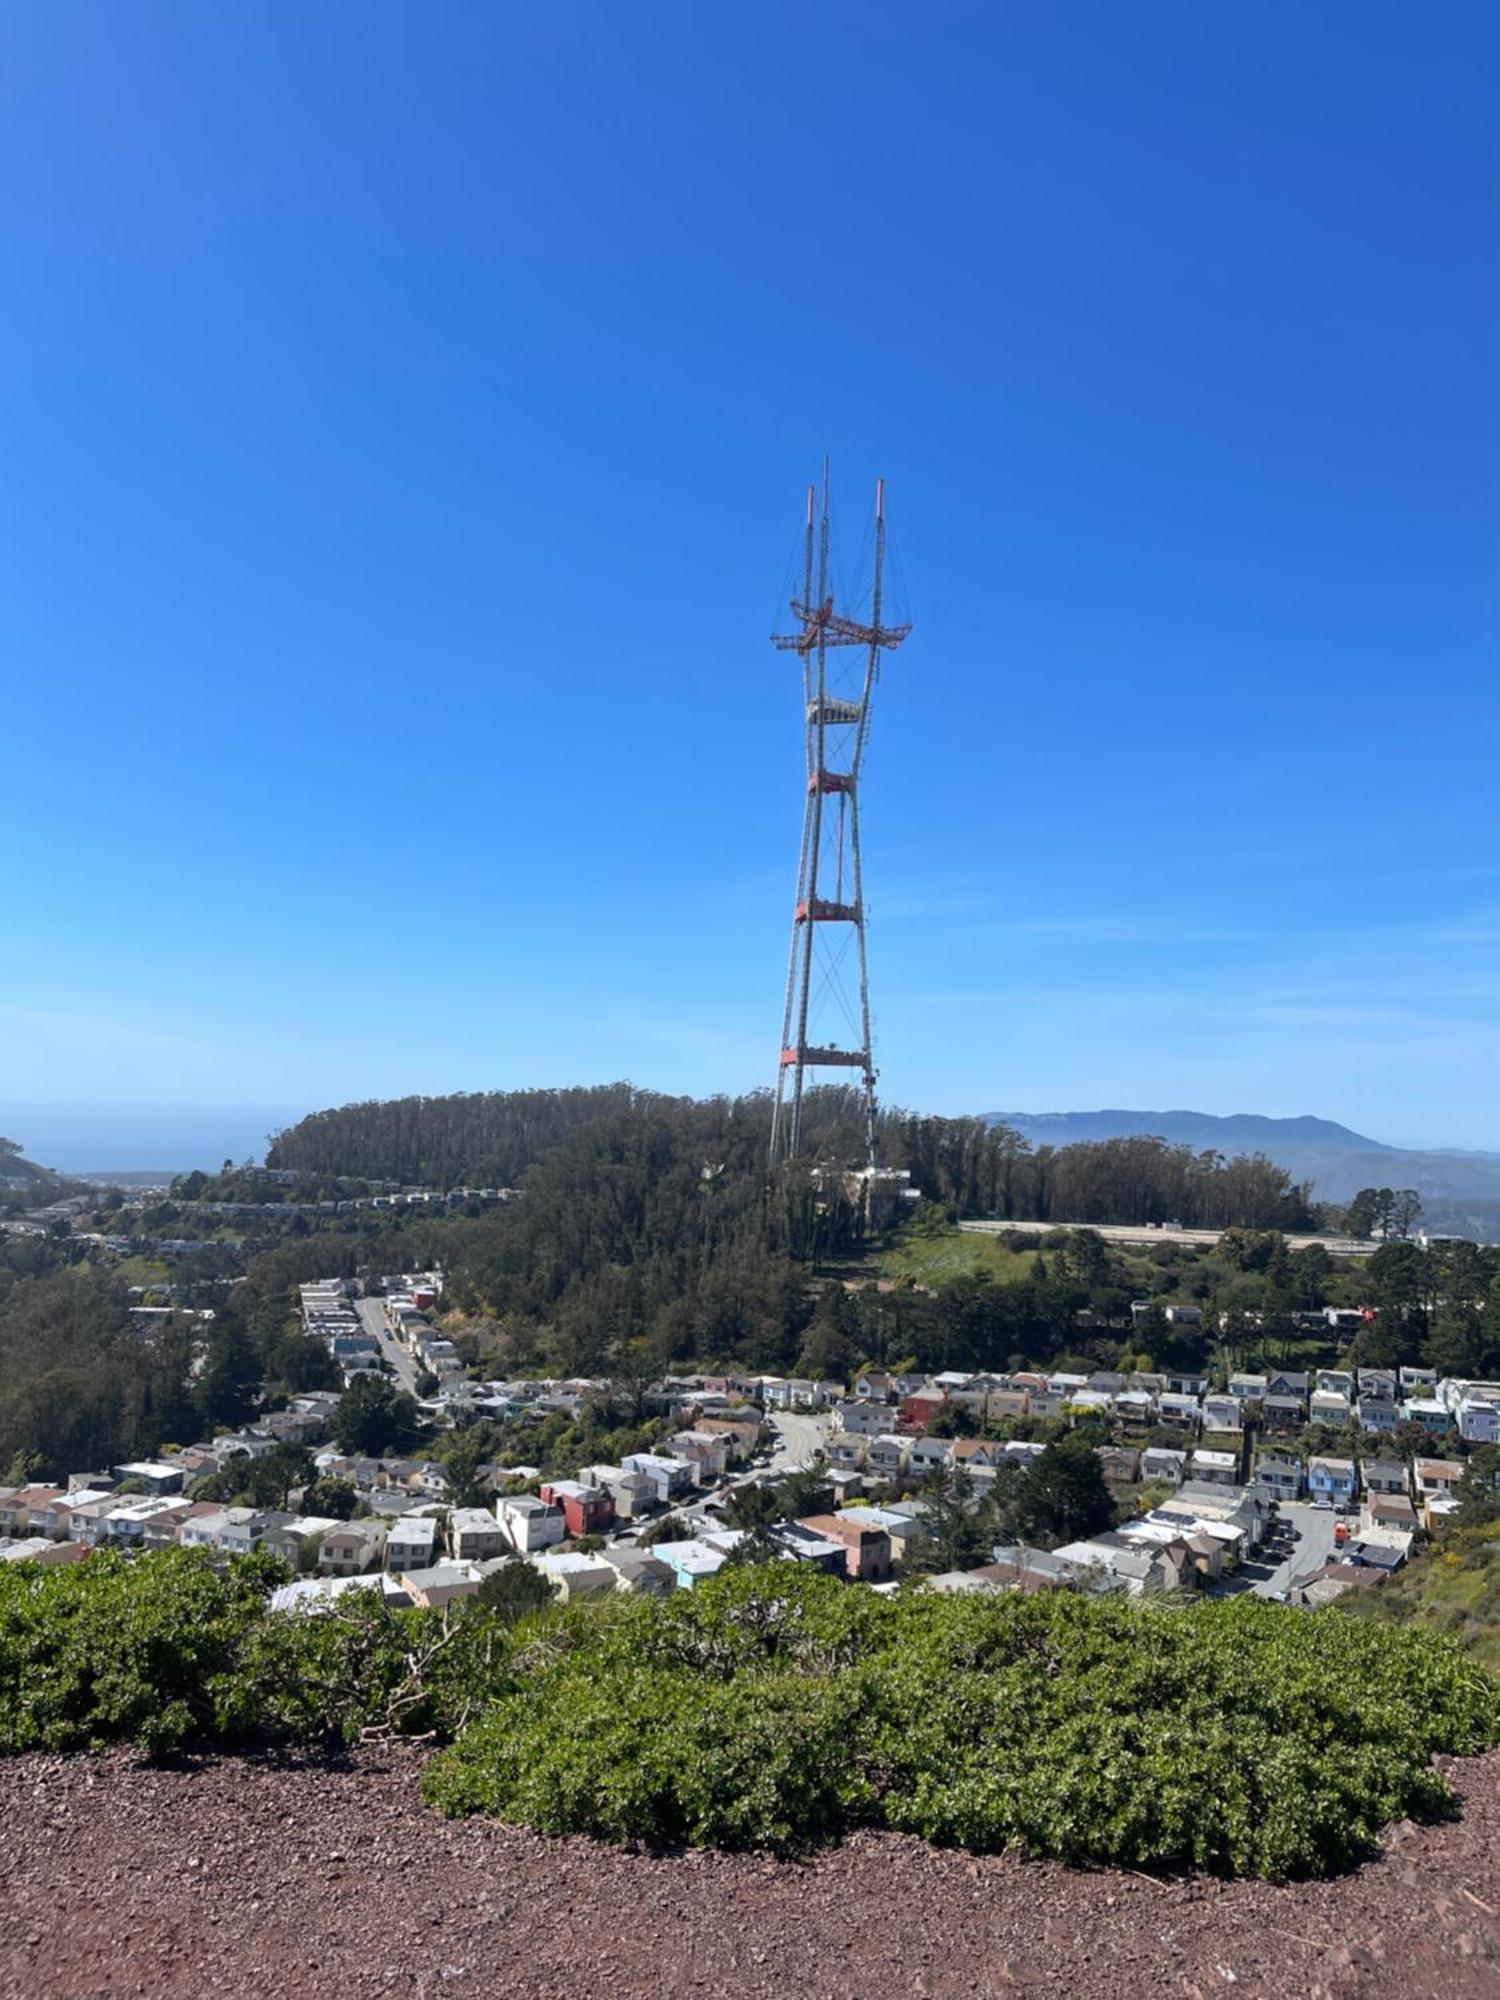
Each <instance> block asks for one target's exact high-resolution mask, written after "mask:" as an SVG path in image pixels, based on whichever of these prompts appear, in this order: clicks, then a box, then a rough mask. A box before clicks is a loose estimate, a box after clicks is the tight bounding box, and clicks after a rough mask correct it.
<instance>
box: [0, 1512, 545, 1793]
mask: <svg viewBox="0 0 1500 2000" xmlns="http://www.w3.org/2000/svg"><path fill="white" fill-rule="evenodd" d="M285 1578H286V1571H285V1569H284V1568H283V1567H282V1565H281V1564H280V1563H278V1562H276V1561H274V1560H273V1559H271V1558H268V1557H263V1556H247V1557H240V1558H236V1559H234V1560H231V1561H229V1562H227V1563H224V1562H216V1561H215V1560H214V1558H212V1557H211V1556H210V1555H209V1553H208V1552H207V1551H206V1550H200V1549H175V1548H174V1549H163V1550H160V1551H156V1552H153V1553H152V1554H150V1555H145V1556H141V1557H137V1558H131V1557H127V1556H124V1555H118V1554H114V1553H111V1552H98V1551H96V1552H95V1553H94V1554H92V1555H90V1556H89V1557H88V1559H87V1560H86V1561H84V1562H81V1563H73V1564H70V1565H68V1566H67V1567H66V1568H62V1567H57V1568H52V1567H42V1566H41V1565H39V1564H36V1563H5V1564H0V1753H4V1752H14V1751H22V1750H74V1749H80V1748H84V1747H87V1746H89V1745H93V1744H101V1743H112V1742H132V1743H139V1744H140V1745H141V1747H142V1748H143V1749H144V1750H146V1751H147V1752H148V1753H150V1754H153V1755H157V1754H160V1753H163V1752H165V1751H170V1750H174V1749H177V1748H179V1747H181V1746H182V1745H184V1744H187V1743H200V1744H208V1743H232V1742H240V1741H244V1740H246V1739H248V1738H250V1737H252V1736H270V1737H273V1738H281V1739H286V1740H292V1741H303V1742H308V1741H325V1742H326V1741H332V1740H337V1741H343V1742H353V1741H355V1740H356V1739H357V1738H358V1737H360V1736H361V1735H362V1734H364V1733H366V1732H370V1731H375V1732H379V1733H408V1734H416V1735H433V1736H439V1737H449V1736H452V1735H453V1734H454V1733H455V1732H456V1731H457V1730H458V1729H460V1728H461V1727H463V1725H464V1724H465V1723H466V1722H468V1721H469V1720H470V1719H471V1718H472V1717H473V1716H474V1715H476V1714H477V1713H478V1712H479V1710H480V1709H481V1708H482V1707H483V1706H484V1705H485V1703H486V1702H488V1701H489V1700H491V1699H493V1698H494V1697H495V1696H496V1695H498V1694H500V1693H502V1692H504V1691H506V1690H507V1689H508V1688H510V1687H511V1686H512V1685H513V1684H514V1683H513V1677H512V1676H511V1674H510V1671H509V1656H510V1646H511V1638H510V1636H509V1634H508V1632H507V1629H506V1627H505V1626H504V1625H503V1624H502V1623H501V1622H500V1621H499V1620H498V1619H494V1618H490V1617H486V1616H482V1615H475V1614H474V1612H473V1611H472V1609H471V1608H469V1607H466V1606H464V1607H455V1609H454V1610H453V1611H452V1612H451V1613H448V1614H445V1613H443V1612H440V1611H410V1610H393V1609H392V1608H391V1607H390V1606H389V1605H388V1604H387V1603H386V1602H385V1601H384V1599H383V1598H382V1597H381V1596H380V1594H379V1593H378V1592H377V1591H373V1590H368V1591H367V1590H351V1591H347V1592H345V1593H344V1594H343V1595H342V1596H341V1597H340V1598H339V1599H338V1601H337V1603H336V1604H335V1605H334V1607H333V1608H332V1609H331V1610H330V1611H329V1612H327V1613H326V1614H323V1615H318V1616H312V1615H309V1614H308V1613H306V1612H290V1613H273V1612H272V1611H271V1610H270V1609H269V1593H270V1591H271V1589H272V1588H273V1587H274V1585H276V1584H277V1583H280V1582H284V1581H285Z"/></svg>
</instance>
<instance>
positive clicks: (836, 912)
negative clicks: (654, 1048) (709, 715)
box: [771, 458, 911, 1169]
mask: <svg viewBox="0 0 1500 2000" xmlns="http://www.w3.org/2000/svg"><path fill="white" fill-rule="evenodd" d="M815 501H816V495H815V492H814V489H813V488H812V487H809V488H808V489H807V545H806V550H805V553H804V560H803V587H802V595H801V597H800V598H793V599H792V603H791V611H792V616H793V617H794V619H795V620H796V621H797V624H798V626H799V627H800V629H799V630H797V631H795V632H791V633H786V634H776V635H773V637H772V640H771V643H772V645H773V646H775V647H776V648H777V649H778V650H779V651H781V652H795V653H798V654H800V655H801V659H802V702H803V741H804V750H805V757H806V767H807V792H806V798H805V802H804V805H803V810H802V844H801V851H800V858H799V860H798V863H797V895H796V901H795V903H794V905H793V909H792V942H791V951H790V954H789V957H788V962H787V978H786V1004H785V1007H784V1009H783V1013H782V1024H781V1044H780V1054H779V1058H778V1061H777V1066H776V1096H775V1107H774V1110H773V1112H772V1116H771V1164H772V1165H773V1166H778V1165H780V1164H781V1163H783V1162H784V1161H786V1160H789V1159H792V1158H794V1157H795V1156H796V1155H797V1154H798V1153H800V1152H801V1151H802V1107H803V1096H804V1092H805V1090H806V1087H807V1072H808V1071H809V1070H810V1069H811V1070H818V1069H849V1070H855V1071H857V1072H858V1074H859V1076H860V1079H861V1082H862V1086H863V1092H864V1114H865V1115H864V1124H865V1135H864V1137H865V1156H866V1157H865V1164H866V1165H867V1166H868V1167H869V1168H871V1169H873V1168H874V1165H875V1078H876V1070H875V1062H874V1053H873V1049H872V1046H871V1036H870V971H869V956H868V952H867V949H866V936H865V903H864V871H863V864H862V860H861V855H860V841H859V777H860V766H861V764H862V762H863V759H864V750H865V743H866V741H867V739H868V736H869V727H870V701H871V696H872V695H873V693H874V688H875V682H876V679H877V678H878V669H879V662H880V655H881V653H882V652H894V651H895V650H896V648H897V647H898V646H899V645H900V644H901V643H902V641H903V640H904V639H905V638H906V637H907V636H908V634H909V633H910V631H911V627H910V625H883V624H882V623H881V615H882V590H883V576H884V568H885V481H884V480H883V479H878V480H877V481H876V482H875V553H874V572H873V576H872V579H871V589H870V618H869V623H868V624H861V623H859V622H858V621H857V620H855V619H853V618H850V617H847V616H845V615H843V614H842V613H840V612H838V611H836V610H835V608H834V602H833V595H832V590H831V587H830V582H829V528H830V504H829V501H830V479H829V466H828V461H827V459H826V458H825V459H824V461H823V494H822V502H823V504H822V509H821V513H820V515H819V518H818V520H817V522H816V523H815V521H814V512H815ZM815 527H816V541H817V549H816V569H817V583H816V589H815V588H814V582H813V571H814V546H813V544H814V530H815ZM843 648H849V649H857V650H855V654H854V658H852V659H850V658H849V656H848V655H847V654H845V653H843V652H842V651H841V650H840V649H843ZM830 652H833V654H834V658H833V660H832V662H830V659H829V654H830ZM860 655H862V658H861V657H860ZM829 891H831V893H828V892H829ZM851 943H852V946H853V957H854V966H853V968H852V971H853V975H854V976H853V978H851V977H850V968H849V966H848V960H849V956H850V946H851ZM851 989H857V990H851Z"/></svg>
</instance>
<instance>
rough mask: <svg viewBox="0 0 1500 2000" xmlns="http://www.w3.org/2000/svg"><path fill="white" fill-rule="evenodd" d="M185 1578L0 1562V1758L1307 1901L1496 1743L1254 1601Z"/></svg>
mask: <svg viewBox="0 0 1500 2000" xmlns="http://www.w3.org/2000/svg"><path fill="white" fill-rule="evenodd" d="M279 1574H280V1571H279V1568H278V1566H277V1565H276V1564H275V1563H273V1562H270V1561H268V1560H267V1559H265V1558H261V1557H249V1558H244V1559H239V1560H234V1561H231V1562H229V1563H228V1564H227V1565H225V1566H223V1567H215V1566H214V1564H213V1563H212V1562H211V1561H210V1559H209V1558H208V1556H207V1555H206V1553H204V1552H197V1551H191V1550H182V1549H173V1550H164V1551H161V1552H160V1553H156V1554H151V1555H147V1556H144V1557H141V1558H140V1559H138V1560H136V1561H130V1560H128V1559H126V1558H124V1557H121V1556H115V1555H109V1554H102V1553H98V1554H94V1555H92V1556H90V1557H89V1559H88V1560H87V1561H86V1562H84V1563H80V1564H76V1565H72V1566H69V1567H66V1568H37V1567H36V1566H34V1565H31V1564H21V1563H12V1564H6V1565H3V1566H0V1752H11V1753H15V1752H21V1751H26V1750H38V1749H39V1750H51V1751H59V1750H73V1749H81V1748H85V1747H87V1746H89V1745H94V1744H101V1743H108V1742H133V1743H138V1744H140V1745H141V1747H142V1748H143V1749H145V1750H146V1751H148V1752H150V1753H152V1754H157V1755H160V1754H164V1753H168V1752H172V1751H175V1750H179V1749H182V1748H185V1747H207V1746H210V1745H213V1744H235V1743H239V1744H253V1743H257V1742H278V1741H279V1742H307V1743H319V1742H325V1743H328V1742H332V1743H338V1742H345V1743H347V1742H352V1741H355V1740H357V1739H360V1738H362V1737H366V1736H369V1735H371V1734H375V1735H386V1734H410V1735H419V1736H425V1737H436V1738H438V1739H440V1740H449V1741H451V1744H452V1747H451V1748H450V1749H448V1750H447V1751H446V1752H445V1753H443V1754H442V1755H440V1756H439V1757H438V1758H437V1759H436V1761H435V1762H434V1763H432V1764H431V1765H430V1766H429V1767H428V1771H427V1775H426V1781H425V1791H426V1795H427V1797H428V1798H429V1799H430V1800H431V1802H432V1803H434V1804H436V1805H438V1806H439V1807H441V1808H442V1810H444V1811H445V1812H449V1813H469V1812H492V1813H498V1814H500V1815H502V1816H503V1817H506V1818H508V1819H514V1820H520V1821H523V1822H525V1823H526V1824H528V1825H531V1826H533V1827H535V1828H537V1829H538V1830H539V1831H542V1832H546V1833H591V1834H595V1835H599V1836H602V1837H604V1838H606V1839H613V1840H645V1841H650V1842H671V1843H679V1842H684V1841H685V1842H688V1843H691V1844H695V1845H715V1846H724V1847H751V1848H757V1847H769V1848H776V1849H787V1848H805V1847H808V1846H811V1845H814V1844H816V1843H819V1842H823V1841H828V1840H833V1839H836V1838H838V1837H839V1836H840V1835H841V1834H843V1833H844V1832H846V1831H849V1830H851V1829H853V1828H855V1827H859V1826H886V1827H892V1828H897V1829H900V1830H903V1831H906V1832H910V1833H915V1834H919V1835H921V1836H923V1837H925V1838H927V1839H929V1840H933V1841H937V1842H940V1843H942V1844H944V1845H954V1846H961V1847H967V1848H971V1849H974V1850H977V1851H983V1852H995V1851H1001V1850H1009V1851H1014V1852H1017V1853H1020V1854H1023V1855H1052V1856H1056V1857H1058V1858H1060V1859H1063V1860H1067V1861H1073V1862H1081V1863H1090V1864H1093V1863H1102V1862H1115V1863H1124V1864H1126V1865H1129V1866H1135V1867H1178V1866H1186V1865H1192V1866H1198V1867H1203V1868H1208V1869H1212V1870H1214V1871H1216V1872H1219V1873H1222V1874H1257V1875H1269V1876H1273V1877H1280V1876H1287V1875H1297V1874H1324V1873H1329V1872H1331V1871H1334V1870H1336V1869H1339V1868H1342V1867H1345V1866H1347V1865H1348V1864H1349V1863H1350V1862H1352V1861H1354V1860H1356V1859H1358V1858H1359V1857H1360V1856H1361V1855H1364V1854H1367V1853H1369V1852H1370V1851H1371V1850H1372V1849H1373V1847H1374V1845H1375V1842H1376V1840H1377V1837H1378V1834H1379V1831H1380V1828H1381V1826H1382V1824H1383V1823H1384V1822H1386V1821H1388V1820H1390V1819H1392V1818H1397V1817H1402V1816H1411V1817H1414V1818H1431V1817H1434V1816H1441V1815H1443V1814H1445V1813H1446V1812H1448V1811H1449V1810H1451V1794H1450V1792H1449V1790H1448V1787H1447V1785H1446V1783H1445V1782H1444V1780H1443V1779H1442V1778H1441V1777H1440V1776H1438V1774H1437V1773H1436V1772H1435V1771H1434V1770H1433V1769H1432V1768H1431V1764H1430V1759H1431V1757H1432V1755H1433V1753H1434V1752H1438V1751H1445V1752H1454V1753H1460V1754H1463V1753H1468V1752H1473V1751H1477V1750H1479V1749H1481V1748H1483V1747H1485V1746H1487V1745H1488V1744H1490V1743H1492V1742H1494V1741H1495V1740H1496V1738H1497V1735H1500V1698H1497V1688H1496V1684H1495V1683H1494V1682H1493V1681H1491V1680H1490V1679H1489V1677H1488V1676H1487V1675H1485V1674H1483V1673H1481V1672H1480V1671H1478V1670H1477V1669H1476V1668H1474V1667H1473V1666H1472V1665H1470V1664H1469V1663H1468V1662H1466V1661H1465V1660H1464V1658H1463V1656H1462V1655H1461V1654H1459V1653H1458V1652H1456V1651H1455V1650H1454V1649H1452V1648H1451V1647H1449V1646H1448V1645H1446V1644H1445V1643H1444V1642H1443V1641H1441V1640H1438V1639H1434V1638H1432V1637H1429V1636H1428V1635H1426V1634H1421V1633H1410V1632H1398V1631H1392V1630H1386V1629H1381V1628H1378V1627H1375V1626H1371V1625H1361V1624H1359V1623H1357V1622H1355V1621H1354V1620H1351V1619H1342V1618H1336V1617H1332V1616H1329V1615H1322V1614H1319V1615H1301V1614H1297V1613H1293V1612H1290V1611H1286V1610H1284V1609H1282V1608H1281V1607H1278V1606H1274V1605H1266V1604H1257V1603H1251V1602H1249V1601H1247V1600H1245V1599H1239V1600H1236V1601H1234V1602H1230V1603H1221V1604H1216V1605H1204V1606H1200V1607H1197V1608H1195V1609H1192V1610H1188V1611H1181V1612H1172V1611H1163V1610H1160V1609H1151V1608H1133V1607H1130V1606H1127V1605H1121V1604H1118V1603H1111V1602H1106V1601H1104V1600H1101V1599H1097V1598H1089V1597H1075V1596H1071V1595H1068V1594H1062V1595H1055V1596H1045V1597H1023V1596H1019V1595H1015V1596H1010V1597H1003V1598H988V1599H985V1598H974V1597H942V1596H932V1595H929V1594H927V1593H925V1592H921V1591H905V1592H902V1593H901V1594H900V1595H899V1596H897V1597H894V1598H889V1597H880V1596H876V1595H875V1594H874V1593H872V1592H870V1591H865V1590H859V1589H856V1588H852V1587H850V1586H848V1585H846V1584H843V1583H841V1582H838V1581H836V1580H834V1579H832V1578H827V1577H820V1576H814V1575H810V1574H808V1573H807V1572H806V1571H805V1570H804V1569H802V1568H800V1567H798V1566H793V1565H785V1564H768V1565H757V1566H746V1567H741V1568H738V1569H731V1570H729V1571H727V1572H726V1573H725V1574H724V1575H723V1576H722V1577H720V1578H717V1579H715V1580H713V1581H712V1582H710V1583H708V1584H706V1585H704V1586H702V1587H701V1588H700V1589H699V1590H698V1591H696V1592H694V1593H692V1594H691V1595H690V1594H688V1593H686V1592H679V1593H677V1594H675V1595H674V1596H673V1597H671V1598H669V1599H667V1600H666V1601H664V1602H661V1603H658V1602H655V1601H653V1600H651V1599H646V1598H613V1599H610V1600H606V1601H605V1602H604V1603H603V1604H598V1603H595V1604H590V1605H583V1606H572V1607H556V1608H553V1609H550V1610H545V1611H542V1612H537V1613H531V1614H529V1615H527V1616H526V1617H524V1618H523V1619H522V1620H521V1621H520V1622H519V1623H513V1622H511V1621H510V1620H509V1619H508V1618H507V1616H506V1615H505V1614H504V1612H503V1611H502V1610H501V1609H499V1608H498V1607H497V1608H493V1609H492V1608H490V1607H488V1606H486V1604H485V1603H484V1602H483V1601H482V1599H480V1600H473V1601H471V1602H469V1603H467V1604H464V1605H461V1606H457V1607H452V1608H450V1610H449V1611H448V1612H447V1613H439V1612H425V1611H393V1610H390V1609H389V1608H387V1607H386V1606H385V1604H384V1603H383V1602H382V1600H381V1598H380V1596H379V1595H378V1593H376V1592H368V1591H355V1592H352V1593H350V1594H348V1595H346V1596H345V1597H344V1598H343V1599H341V1600H340V1602H339V1604H338V1606H337V1607H336V1609H335V1610H334V1611H333V1612H332V1613H331V1614H329V1615H327V1616H324V1617H308V1616H306V1615H305V1614H282V1613H276V1612H273V1611H271V1610H270V1609H269V1606H268V1597H267V1592H268V1588H269V1586H270V1585H271V1584H272V1583H274V1582H275V1581H276V1579H277V1577H278V1575H279Z"/></svg>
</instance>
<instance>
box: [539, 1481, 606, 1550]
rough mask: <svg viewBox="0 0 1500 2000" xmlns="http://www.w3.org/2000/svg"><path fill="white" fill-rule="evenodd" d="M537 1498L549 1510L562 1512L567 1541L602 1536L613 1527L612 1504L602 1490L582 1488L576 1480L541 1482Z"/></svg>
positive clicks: (596, 1487) (601, 1487)
mask: <svg viewBox="0 0 1500 2000" xmlns="http://www.w3.org/2000/svg"><path fill="white" fill-rule="evenodd" d="M541 1497H542V1499H543V1500H545V1501H546V1502H548V1504H549V1505H550V1506H553V1507H561V1508H562V1510H563V1526H564V1528H565V1530H566V1531H567V1534H568V1536H569V1538H570V1539H576V1537H577V1536H579V1535H602V1534H603V1532H604V1530H605V1529H606V1528H610V1527H613V1525H614V1519H615V1503H614V1500H613V1499H612V1497H611V1496H610V1493H609V1491H608V1489H607V1488H605V1487H603V1486H584V1485H583V1484H582V1483H581V1482H580V1481H578V1480H576V1479H549V1480H546V1481H544V1482H543V1485H542V1488H541Z"/></svg>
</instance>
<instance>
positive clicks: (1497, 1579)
mask: <svg viewBox="0 0 1500 2000" xmlns="http://www.w3.org/2000/svg"><path fill="white" fill-rule="evenodd" d="M1339 1602H1340V1609H1341V1610H1344V1611H1348V1612H1350V1613H1352V1614H1353V1615H1354V1616H1355V1617H1359V1618H1370V1619H1373V1620H1375V1621H1376V1622H1377V1623H1379V1624H1383V1625H1420V1626H1423V1627H1425V1628H1426V1629H1427V1630H1429V1631H1433V1632H1441V1633H1443V1634H1445V1635H1446V1636H1447V1637H1448V1638H1450V1639H1453V1640H1456V1641H1457V1643H1458V1644H1459V1645H1461V1646H1462V1647H1463V1648H1464V1650H1465V1651H1466V1652H1468V1653H1471V1654H1472V1655H1473V1657H1474V1658H1475V1659H1476V1660H1478V1661H1479V1663H1480V1664H1481V1665H1482V1666H1485V1667H1488V1668H1489V1669H1490V1671H1491V1672H1492V1673H1500V1523H1496V1524H1493V1525H1491V1526H1490V1527H1487V1528H1470V1529H1466V1530H1458V1531H1454V1532H1452V1533H1450V1534H1448V1535H1446V1536H1445V1537H1444V1539H1443V1542H1442V1544H1441V1545H1440V1546H1439V1547H1438V1548H1436V1549H1434V1550H1433V1551H1432V1552H1431V1554H1429V1555H1425V1556H1420V1557H1418V1559H1417V1560H1416V1561H1415V1562H1413V1563H1410V1564H1409V1565H1408V1566H1407V1568H1406V1569H1404V1570H1403V1571H1402V1572H1401V1573H1400V1575H1398V1576H1394V1577H1392V1578H1391V1580H1390V1581H1389V1582H1388V1583H1384V1584H1381V1585H1380V1587H1379V1588H1378V1589H1376V1590H1371V1591H1360V1592H1358V1593H1354V1592H1351V1593H1350V1594H1349V1595H1348V1596H1346V1597H1344V1598H1341V1599H1340V1601H1339Z"/></svg>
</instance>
